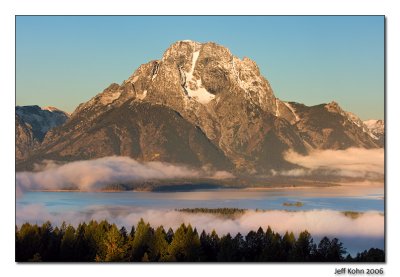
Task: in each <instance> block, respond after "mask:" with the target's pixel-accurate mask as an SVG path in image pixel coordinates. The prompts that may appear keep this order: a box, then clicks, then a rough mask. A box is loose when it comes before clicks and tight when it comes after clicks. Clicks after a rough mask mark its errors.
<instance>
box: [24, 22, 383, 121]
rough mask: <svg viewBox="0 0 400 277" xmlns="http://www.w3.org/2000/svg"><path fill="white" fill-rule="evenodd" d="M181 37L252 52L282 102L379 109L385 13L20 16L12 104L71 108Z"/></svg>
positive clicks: (373, 114)
mask: <svg viewBox="0 0 400 277" xmlns="http://www.w3.org/2000/svg"><path fill="white" fill-rule="evenodd" d="M184 39H191V40H195V41H200V42H206V41H214V42H216V43H218V44H220V45H223V46H225V47H228V48H229V49H230V50H231V52H232V53H233V54H234V55H237V56H239V57H241V58H243V57H244V56H248V57H250V58H251V59H252V60H254V61H255V62H256V63H257V64H258V66H259V67H260V70H261V73H262V74H263V76H264V77H265V78H266V79H268V80H269V81H270V83H271V85H272V88H273V90H274V93H275V95H276V96H277V97H278V98H280V99H282V100H287V101H297V102H301V103H304V104H306V105H315V104H320V103H328V102H330V101H332V100H335V101H337V102H338V103H339V104H340V105H341V106H342V107H343V108H344V109H345V110H348V111H351V112H353V113H355V114H357V115H358V116H360V118H362V119H363V120H366V119H372V118H375V119H383V117H384V17H383V16H250V17H249V16H224V17H219V16H215V17H213V16H196V17H190V16H177V17H174V16H89V17H86V16H17V17H16V66H17V68H16V80H17V82H16V104H17V105H33V104H37V105H40V106H55V107H58V108H60V109H62V110H65V111H67V112H72V111H73V110H74V109H75V108H76V107H77V106H78V105H79V103H82V102H86V101H88V100H89V99H90V98H92V97H93V96H95V95H96V94H98V93H99V92H101V91H103V89H105V88H106V87H107V86H108V85H109V84H111V83H113V82H115V83H121V82H122V81H123V80H125V79H127V78H128V77H129V76H130V75H131V74H132V73H133V72H134V71H135V70H136V69H137V67H138V66H139V65H140V64H143V63H146V62H148V61H150V60H154V59H159V58H161V56H162V54H163V53H164V51H165V50H166V49H167V48H168V47H169V46H170V45H171V44H172V43H173V42H175V41H177V40H184Z"/></svg>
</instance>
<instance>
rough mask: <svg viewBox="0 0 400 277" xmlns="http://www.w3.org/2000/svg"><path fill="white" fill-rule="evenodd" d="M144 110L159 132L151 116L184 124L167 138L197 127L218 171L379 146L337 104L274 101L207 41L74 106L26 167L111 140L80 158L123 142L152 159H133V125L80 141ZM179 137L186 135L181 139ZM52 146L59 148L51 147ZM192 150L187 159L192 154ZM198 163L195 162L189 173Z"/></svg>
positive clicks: (259, 81)
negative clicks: (292, 154) (68, 148)
mask: <svg viewBox="0 0 400 277" xmlns="http://www.w3.org/2000/svg"><path fill="white" fill-rule="evenodd" d="M149 104H150V105H151V107H152V108H151V112H150V109H149V110H147V111H148V112H147V113H146V112H145V113H146V114H145V115H143V116H142V115H139V114H138V113H134V114H135V118H136V119H137V120H139V121H143V120H145V118H143V117H151V118H153V120H154V121H155V122H154V123H156V124H160V126H161V125H163V124H164V123H163V122H164V120H166V118H161V117H160V116H154V115H153V114H152V113H163V114H164V112H165V111H164V110H168V112H166V114H169V112H172V113H173V112H175V113H177V114H178V115H179V116H180V117H181V118H182V119H183V121H181V120H178V119H176V122H179V123H177V124H175V125H174V124H172V125H171V126H170V127H171V129H170V130H169V131H170V132H178V131H179V130H181V129H182V128H181V127H180V124H186V123H188V124H189V125H191V126H193V127H194V128H198V129H199V130H200V131H201V132H200V133H196V132H195V133H196V136H202V134H204V136H205V138H206V139H207V143H206V142H204V143H203V144H202V147H200V148H201V149H203V148H204V147H205V148H204V149H210V150H209V151H211V152H213V154H211V153H209V154H210V155H212V156H214V157H219V158H218V159H220V160H221V161H222V160H224V162H223V163H222V164H224V165H225V166H223V167H221V169H229V170H231V169H232V170H234V171H237V172H247V173H252V172H253V173H265V172H268V171H269V170H271V169H277V168H278V169H279V168H293V167H295V165H293V164H290V163H288V162H287V161H285V160H284V158H283V155H282V154H283V153H284V152H285V151H287V150H294V151H296V152H298V153H301V154H307V153H308V152H309V151H310V150H312V149H345V148H348V147H363V148H378V147H382V146H383V144H382V142H381V141H380V140H379V138H378V137H377V136H376V135H375V134H374V133H373V132H372V131H371V130H370V129H369V128H368V127H367V126H366V125H365V124H364V123H363V122H362V121H361V120H360V119H359V118H358V117H357V116H355V115H354V114H352V113H349V112H346V111H344V110H342V109H341V108H340V106H339V105H338V104H337V103H336V102H331V103H328V104H320V105H315V106H310V107H308V106H305V105H303V104H299V103H296V102H286V101H281V100H280V99H278V98H276V96H275V94H274V92H273V90H272V87H271V85H270V84H269V82H268V80H267V79H266V78H264V77H263V76H262V75H261V74H260V71H259V68H258V66H257V64H256V63H255V62H254V61H252V60H250V59H249V58H243V59H239V58H238V57H235V56H234V55H232V53H231V52H230V50H229V49H227V48H225V47H223V46H221V45H218V44H216V43H213V42H207V43H198V42H194V41H178V42H175V43H173V44H172V45H171V46H170V47H169V48H168V49H167V50H166V51H165V52H164V54H163V56H162V58H161V59H160V60H153V61H150V62H148V63H146V64H142V65H140V66H139V67H138V69H137V70H135V72H134V73H133V74H132V75H131V76H130V77H129V78H128V79H127V80H125V81H123V83H122V84H120V85H119V84H115V83H114V84H111V85H110V86H109V87H107V88H106V89H104V90H103V92H101V93H99V94H97V95H96V96H95V97H93V98H92V99H90V100H89V101H87V102H85V103H82V104H80V105H79V106H78V107H77V108H76V109H75V111H74V112H73V113H72V114H71V116H70V118H69V119H68V121H67V122H66V123H65V124H63V125H61V126H59V127H57V128H54V129H51V130H50V131H48V132H47V133H46V135H45V137H44V140H43V143H41V144H40V145H39V146H37V147H36V148H35V154H34V155H33V156H32V157H35V158H31V163H34V162H36V161H39V160H41V159H43V158H44V157H46V158H48V157H55V158H57V159H61V160H63V159H68V160H74V159H78V158H79V157H80V154H79V153H78V151H76V152H74V151H72V152H71V153H70V154H69V156H68V158H66V156H63V155H62V153H64V152H65V149H62V146H63V145H64V144H63V141H64V142H65V140H70V141H73V142H74V144H75V146H74V147H75V148H76V149H89V148H92V147H93V145H96V144H98V143H100V141H103V142H104V141H110V142H109V143H110V144H111V145H112V146H110V147H108V146H106V145H105V144H104V149H114V150H107V151H106V150H104V149H103V148H101V147H98V148H97V151H98V153H96V154H95V155H92V156H90V155H89V156H85V157H84V158H85V159H88V158H89V159H90V158H94V157H103V156H105V155H110V154H117V155H118V153H121V149H119V148H120V147H121V146H120V145H122V144H123V143H122V142H123V141H126V140H129V141H130V144H129V145H128V146H126V147H127V148H129V149H130V150H129V151H128V150H126V152H124V155H128V156H131V157H133V158H139V160H143V161H148V160H153V158H150V156H151V155H150V156H146V157H143V158H140V157H139V156H137V155H134V154H132V153H133V152H132V151H133V149H135V148H137V143H138V141H136V140H135V139H133V137H132V136H133V135H132V134H133V133H135V132H136V133H140V134H142V133H143V132H144V131H145V130H144V129H143V128H141V127H140V126H136V125H134V124H133V125H131V126H130V127H129V128H131V130H130V131H129V132H128V131H127V132H126V133H125V137H118V139H115V134H114V133H113V132H111V131H107V132H106V131H103V132H102V133H101V134H100V133H97V136H93V137H92V139H89V138H86V139H83V138H84V137H85V135H84V134H85V133H88V131H89V130H92V129H93V128H94V127H96V126H103V125H102V124H103V122H104V121H106V122H108V121H107V120H108V119H107V117H109V116H111V114H112V115H113V116H114V117H116V118H118V116H119V117H120V118H121V119H123V118H124V117H129V116H132V114H133V112H132V110H129V109H128V108H127V107H126V105H127V106H129V105H130V106H131V107H135V109H141V108H143V107H147V106H148V105H149ZM142 106H143V107H142ZM168 118H169V116H168ZM172 118H175V117H173V116H172ZM184 122H186V123H184ZM110 124H111V123H110ZM113 124H114V125H115V126H117V127H116V128H122V125H123V124H122V123H120V122H118V120H114V121H113ZM164 125H165V124H164ZM164 125H163V126H164ZM189 125H185V126H189ZM125 127H127V126H124V128H125ZM127 128H128V127H127ZM129 128H128V129H129ZM187 128H189V127H187ZM106 129H107V128H106ZM189 129H190V128H189ZM132 132H133V133H132ZM179 132H182V131H179ZM164 135H165V134H164ZM113 136H114V139H112V137H113ZM154 136H155V137H154V139H155V140H157V141H159V144H160V145H162V144H161V141H162V140H163V138H162V135H161V134H158V135H157V134H156V133H154ZM159 136H161V137H159ZM185 136H189V135H188V133H187V134H186V135H185ZM185 136H183V137H180V138H181V143H182V145H184V144H185V143H184V142H187V141H190V137H185ZM197 140H198V138H197V139H196V141H197ZM135 143H136V144H135ZM57 144H58V145H59V147H58V148H57V147H56V148H54V146H57ZM206 145H208V146H206ZM55 149H58V150H55ZM188 149H190V147H189V148H188ZM204 149H203V150H204ZM211 149H213V150H211ZM178 150H179V147H178V146H177V147H176V149H169V150H168V151H166V152H168V153H169V154H168V155H165V156H162V155H160V156H157V157H156V158H154V160H160V161H165V162H176V159H174V158H172V157H173V156H174V155H173V151H178ZM192 150H193V149H192ZM192 150H188V152H187V153H192ZM203 150H202V151H203ZM54 151H55V152H54ZM57 151H58V152H57ZM63 151H64V152H63ZM154 151H155V150H154ZM154 151H153V152H154ZM150 152H151V151H150ZM153 154H154V153H153ZM192 154H193V155H194V156H196V155H197V154H194V152H193V153H192ZM192 154H190V155H192ZM188 155H189V154H188ZM190 155H189V156H190ZM194 156H193V157H194ZM228 161H229V162H228ZM218 163H219V162H216V161H214V162H212V161H211V163H208V164H212V165H213V166H215V165H217V164H218ZM205 164H207V163H202V162H200V163H198V164H196V166H202V165H203V166H204V165H205Z"/></svg>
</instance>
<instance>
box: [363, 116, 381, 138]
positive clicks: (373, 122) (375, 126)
mask: <svg viewBox="0 0 400 277" xmlns="http://www.w3.org/2000/svg"><path fill="white" fill-rule="evenodd" d="M363 123H364V125H365V126H367V128H368V129H369V130H370V131H371V132H372V133H373V134H375V135H376V136H382V135H383V134H384V133H385V123H384V121H383V120H380V119H370V120H366V121H364V122H363Z"/></svg>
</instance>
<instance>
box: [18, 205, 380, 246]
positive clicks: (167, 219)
mask: <svg viewBox="0 0 400 277" xmlns="http://www.w3.org/2000/svg"><path fill="white" fill-rule="evenodd" d="M140 218H143V219H145V220H146V221H148V222H150V223H151V225H152V226H160V225H163V226H164V228H169V227H171V228H173V229H176V228H178V227H179V226H180V224H182V223H186V224H189V223H190V224H191V225H192V226H194V227H196V228H197V229H198V230H203V229H204V230H206V231H208V232H211V231H212V230H213V229H215V231H216V232H217V233H218V234H220V235H222V234H226V233H228V232H230V233H231V234H236V233H237V232H240V233H242V234H247V233H248V232H249V231H250V230H257V229H258V228H259V227H260V226H261V227H262V228H264V229H266V228H267V227H268V226H271V228H272V229H273V230H274V231H276V232H278V233H280V234H284V233H285V232H286V231H293V232H294V233H295V234H298V233H300V232H301V231H304V230H308V231H309V232H310V233H311V234H312V235H314V236H325V235H326V236H332V237H334V236H337V237H354V236H358V237H375V238H379V237H383V236H384V216H383V215H382V214H381V213H379V212H376V211H369V212H364V213H360V214H359V215H358V216H357V217H355V218H352V217H350V216H346V215H344V214H343V213H342V212H340V211H333V210H311V211H296V212H292V211H280V210H271V211H262V212H260V211H252V210H249V211H246V212H245V213H244V214H243V215H241V216H238V217H236V218H233V219H232V218H224V217H222V216H217V215H211V214H200V213H199V214H192V213H184V212H178V211H175V210H166V209H144V208H134V207H125V206H124V207H110V206H92V207H88V208H87V209H86V210H80V211H65V212H50V211H49V210H48V209H47V208H46V207H45V206H43V205H41V204H32V205H26V206H25V205H22V206H18V207H17V224H21V223H24V222H33V223H35V222H44V221H46V220H50V221H51V222H52V223H53V224H55V225H59V224H61V223H62V221H65V222H67V223H71V224H73V225H77V224H79V223H80V222H88V221H90V220H91V219H95V220H103V219H107V220H108V221H109V222H113V223H116V224H117V225H119V226H125V227H130V226H132V225H134V224H136V223H137V222H138V221H139V220H140Z"/></svg>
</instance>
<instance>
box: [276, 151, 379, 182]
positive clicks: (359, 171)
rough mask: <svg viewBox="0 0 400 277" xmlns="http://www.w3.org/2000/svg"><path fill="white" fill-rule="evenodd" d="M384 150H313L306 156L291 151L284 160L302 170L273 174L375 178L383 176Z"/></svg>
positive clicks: (285, 155)
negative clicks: (316, 174) (298, 166)
mask: <svg viewBox="0 0 400 277" xmlns="http://www.w3.org/2000/svg"><path fill="white" fill-rule="evenodd" d="M384 154H385V153H384V149H382V148H379V149H363V148H348V149H346V150H314V151H312V152H311V153H309V154H308V155H304V156H303V155H300V154H298V153H296V152H293V151H288V152H286V153H285V154H284V158H285V159H286V160H287V161H289V162H291V163H294V164H298V165H300V166H302V167H305V168H303V169H294V170H289V171H280V172H275V175H276V174H279V175H284V176H304V175H310V174H315V173H317V171H318V173H320V174H321V173H324V172H325V174H333V175H340V176H347V177H368V176H372V177H376V176H383V174H384V160H385V159H384Z"/></svg>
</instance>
